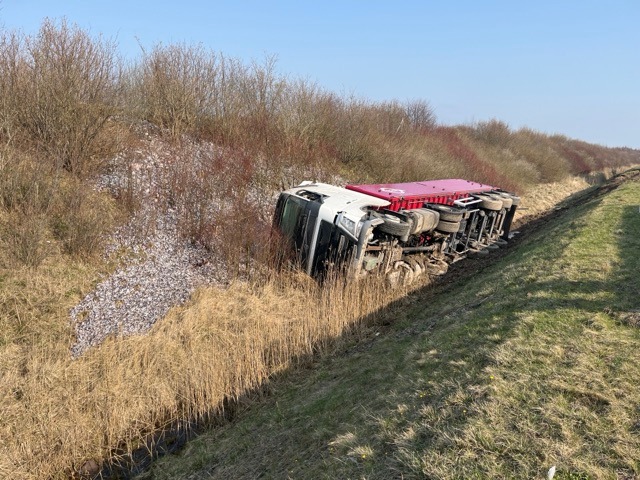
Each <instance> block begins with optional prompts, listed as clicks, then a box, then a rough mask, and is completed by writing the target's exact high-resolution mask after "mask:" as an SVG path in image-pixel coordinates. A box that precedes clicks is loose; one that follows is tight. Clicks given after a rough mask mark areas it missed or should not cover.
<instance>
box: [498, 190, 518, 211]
mask: <svg viewBox="0 0 640 480" xmlns="http://www.w3.org/2000/svg"><path fill="white" fill-rule="evenodd" d="M493 195H494V197H497V198H499V199H500V200H501V201H502V208H506V209H507V210H509V209H510V208H511V205H513V198H511V196H510V195H506V194H504V193H500V192H498V193H494V194H493Z"/></svg>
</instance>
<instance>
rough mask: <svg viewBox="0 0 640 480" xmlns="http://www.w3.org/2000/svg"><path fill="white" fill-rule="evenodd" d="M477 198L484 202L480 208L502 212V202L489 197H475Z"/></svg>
mask: <svg viewBox="0 0 640 480" xmlns="http://www.w3.org/2000/svg"><path fill="white" fill-rule="evenodd" d="M474 196H475V197H476V198H478V199H480V200H482V202H480V207H482V208H484V209H485V210H496V211H498V210H502V201H501V200H496V199H493V198H491V197H490V196H488V195H474Z"/></svg>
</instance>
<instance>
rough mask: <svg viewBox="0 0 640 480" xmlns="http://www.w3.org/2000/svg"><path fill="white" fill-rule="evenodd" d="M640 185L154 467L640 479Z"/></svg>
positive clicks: (422, 304)
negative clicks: (553, 471) (550, 471)
mask: <svg viewBox="0 0 640 480" xmlns="http://www.w3.org/2000/svg"><path fill="white" fill-rule="evenodd" d="M639 250H640V182H638V181H635V182H628V183H626V184H624V185H623V186H622V187H620V188H619V189H618V190H615V191H613V192H612V193H610V194H608V195H606V196H604V197H600V198H596V199H594V200H591V201H589V202H588V203H586V204H585V205H582V206H580V207H578V208H575V209H571V210H567V211H564V212H563V213H562V214H561V215H560V216H558V217H557V218H555V219H554V220H552V221H551V222H550V223H549V224H548V225H546V227H545V228H544V229H541V230H538V231H537V232H532V233H531V234H530V236H528V237H527V238H525V239H523V240H522V242H521V244H520V245H519V246H518V247H517V248H516V249H514V250H513V251H511V252H509V253H508V254H507V255H506V256H504V258H501V259H500V260H499V261H497V262H496V263H495V264H492V265H490V266H489V267H488V268H487V269H486V270H485V271H484V272H482V273H478V274H477V275H475V276H472V277H470V278H464V277H463V278H461V279H460V280H458V281H456V282H455V284H452V285H449V286H447V287H446V288H445V289H444V290H443V291H442V292H440V294H438V295H432V292H430V291H429V290H427V291H422V292H420V291H419V292H414V293H412V294H410V295H409V296H408V297H407V298H404V299H402V300H401V301H400V302H399V303H398V304H397V305H395V306H393V307H388V309H387V311H386V312H382V313H380V315H381V316H382V317H387V318H388V320H389V321H390V322H392V326H391V329H390V331H387V332H386V333H385V335H381V336H379V337H377V338H375V339H374V340H371V341H370V342H367V343H365V344H362V345H359V346H354V347H353V348H351V349H348V350H347V351H345V353H344V354H343V355H341V356H338V357H335V358H326V359H323V360H320V361H319V362H317V363H316V364H315V366H314V368H313V369H312V370H311V371H305V372H303V373H301V374H300V375H297V376H295V377H294V378H288V379H287V381H285V382H282V383H276V385H274V387H273V388H274V392H275V393H274V395H273V397H272V398H270V399H268V400H266V401H265V402H263V403H262V404H256V405H253V406H249V407H248V408H247V409H246V411H244V412H243V413H242V415H240V416H239V418H238V420H237V421H235V422H231V423H230V424H228V425H225V426H224V427H222V428H218V429H216V430H214V431H213V432H211V433H209V434H206V435H203V436H202V437H200V438H198V439H197V440H195V441H193V442H192V443H191V444H190V445H189V446H188V447H187V448H186V450H185V451H184V452H183V453H181V454H180V455H178V456H174V455H172V456H169V457H166V458H163V459H161V460H160V461H159V463H158V464H157V465H156V466H155V467H154V468H153V470H152V471H151V472H150V473H148V474H147V475H145V476H143V477H142V478H154V479H162V478H187V477H189V478H200V477H199V476H197V475H195V476H190V475H193V474H195V473H200V474H201V476H202V478H255V477H257V476H259V475H263V476H266V478H271V477H272V478H370V479H375V478H380V479H383V478H384V479H386V478H424V477H425V476H426V477H428V478H544V477H545V476H546V472H547V470H548V469H549V468H550V467H551V466H553V465H556V466H557V474H556V477H555V478H557V479H577V478H635V477H636V476H638V475H640V461H639V460H638V459H640V409H639V405H640V384H639V383H638V371H639V368H640V349H639V348H638V347H639V345H640V303H639V301H638V299H639V298H640V290H639V287H638V285H640V257H639V256H638V251H639Z"/></svg>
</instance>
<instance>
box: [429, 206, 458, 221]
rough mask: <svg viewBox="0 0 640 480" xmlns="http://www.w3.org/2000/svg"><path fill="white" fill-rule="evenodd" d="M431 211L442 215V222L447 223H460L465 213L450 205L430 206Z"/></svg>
mask: <svg viewBox="0 0 640 480" xmlns="http://www.w3.org/2000/svg"><path fill="white" fill-rule="evenodd" d="M429 209H430V210H435V211H436V212H438V213H439V214H440V220H444V221H446V222H459V221H460V220H462V215H463V213H464V212H463V211H462V210H460V209H458V208H454V207H450V206H448V205H429Z"/></svg>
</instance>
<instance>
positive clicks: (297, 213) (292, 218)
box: [280, 196, 306, 243]
mask: <svg viewBox="0 0 640 480" xmlns="http://www.w3.org/2000/svg"><path fill="white" fill-rule="evenodd" d="M304 203H306V202H305V201H304V200H302V199H301V198H297V197H293V196H291V197H288V198H287V200H286V202H285V204H284V208H283V210H282V217H280V231H282V233H283V234H284V235H285V236H286V237H287V238H290V239H291V240H295V239H296V236H299V235H300V233H301V229H302V227H303V225H304V217H305V215H304V212H305V208H304ZM296 243H297V242H296Z"/></svg>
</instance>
